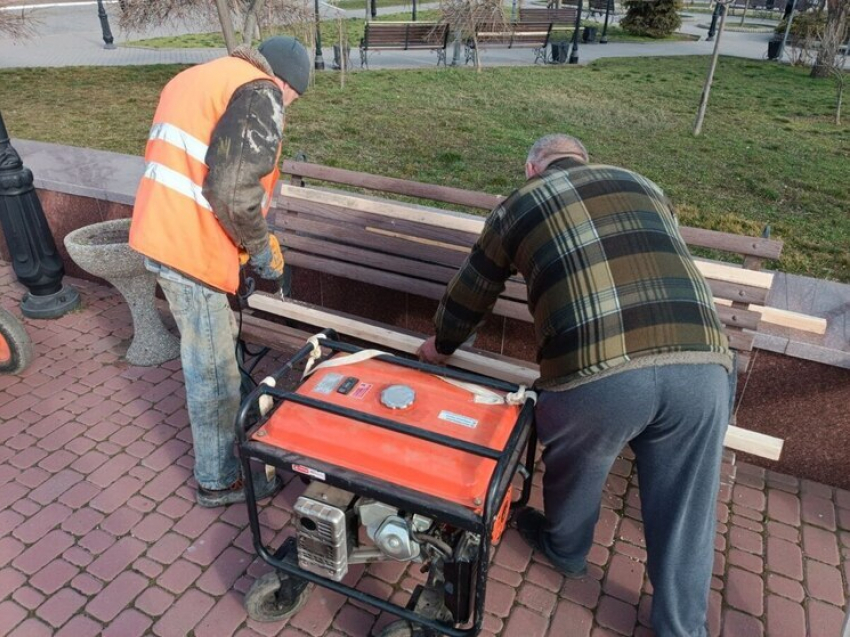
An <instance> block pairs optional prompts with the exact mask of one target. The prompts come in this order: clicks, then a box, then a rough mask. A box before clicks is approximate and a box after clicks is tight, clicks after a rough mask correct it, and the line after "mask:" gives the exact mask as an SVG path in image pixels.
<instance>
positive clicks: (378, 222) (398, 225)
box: [272, 197, 478, 250]
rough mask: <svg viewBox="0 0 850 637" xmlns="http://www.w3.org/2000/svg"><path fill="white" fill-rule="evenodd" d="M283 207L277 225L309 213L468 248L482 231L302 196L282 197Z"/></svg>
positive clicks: (316, 217) (278, 215) (281, 206)
mask: <svg viewBox="0 0 850 637" xmlns="http://www.w3.org/2000/svg"><path fill="white" fill-rule="evenodd" d="M278 203H279V207H278V208H273V209H272V210H273V211H274V212H275V219H276V220H277V221H276V222H275V223H276V225H278V226H280V225H281V224H283V223H287V219H286V217H287V216H288V215H291V216H296V217H303V216H309V217H310V218H312V219H315V220H317V221H329V222H333V223H338V224H340V225H341V226H343V227H347V226H349V225H352V224H353V225H357V226H360V227H362V228H365V227H367V226H371V227H376V228H382V229H384V230H388V231H391V232H399V233H403V234H409V235H413V236H417V237H422V238H425V239H431V240H434V241H440V242H442V243H453V244H457V245H459V246H465V247H466V249H467V250H468V249H469V248H471V247H472V245H473V244H474V243H475V240H476V239H477V238H478V234H477V233H475V234H473V233H469V232H462V231H460V230H452V229H450V228H440V227H439V226H437V225H432V224H421V223H416V222H413V221H406V220H404V219H394V218H392V217H387V216H384V215H376V214H372V213H369V212H363V211H361V210H351V209H348V208H345V207H343V206H335V205H331V204H326V203H318V202H315V201H307V200H302V199H291V198H289V197H280V198H279V201H278Z"/></svg>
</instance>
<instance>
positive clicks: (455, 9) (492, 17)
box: [439, 0, 507, 71]
mask: <svg viewBox="0 0 850 637" xmlns="http://www.w3.org/2000/svg"><path fill="white" fill-rule="evenodd" d="M439 10H440V20H441V21H442V22H447V23H448V24H449V26H450V28H451V30H452V32H453V33H454V34H455V38H456V39H457V40H458V41H459V42H467V46H470V48H472V49H473V50H474V51H475V68H476V69H478V70H479V71H480V70H481V56H480V55H478V38H477V37H476V28H475V27H476V25H478V24H482V23H487V24H492V25H499V26H500V28H499V29H498V30H504V28H506V25H507V19H506V18H505V12H504V9H503V8H502V1H501V0H440V7H439Z"/></svg>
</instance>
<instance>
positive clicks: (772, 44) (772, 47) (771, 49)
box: [767, 38, 782, 60]
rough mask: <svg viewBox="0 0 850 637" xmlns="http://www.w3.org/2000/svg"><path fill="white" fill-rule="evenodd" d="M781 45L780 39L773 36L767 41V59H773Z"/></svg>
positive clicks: (777, 54) (775, 57)
mask: <svg viewBox="0 0 850 637" xmlns="http://www.w3.org/2000/svg"><path fill="white" fill-rule="evenodd" d="M781 46H782V40H781V39H777V38H774V39H772V40H770V41H769V42H768V43H767V59H768V60H775V59H777V58H778V57H779V48H780V47H781Z"/></svg>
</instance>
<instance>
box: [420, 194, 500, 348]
mask: <svg viewBox="0 0 850 637" xmlns="http://www.w3.org/2000/svg"><path fill="white" fill-rule="evenodd" d="M503 215H504V209H503V208H502V207H501V206H500V207H497V208H496V209H495V210H494V211H493V212H492V213H490V216H489V217H488V218H487V221H486V222H485V224H484V228H483V230H482V231H481V235H480V236H479V237H478V240H477V241H476V242H475V245H474V246H473V247H472V250H471V252H470V253H469V255H468V256H467V257H466V260H465V261H464V262H463V265H461V267H460V269H459V270H458V271H457V273H456V274H455V275H454V277H453V278H452V280H451V281H450V282H449V284H448V286H447V287H446V292H445V294H444V295H443V299H442V301H441V302H440V306H439V308H438V309H437V313H436V315H435V316H434V326H435V328H436V337H437V338H436V347H437V351H438V352H440V353H441V354H451V353H453V352H454V351H455V350H456V349H457V348H458V347H459V346H460V345H461V343H463V342H464V341H465V340H466V339H467V338H469V336H470V335H471V334H472V333H473V332H474V331H475V330H476V328H477V327H478V326H479V325H481V323H482V322H483V321H484V318H485V317H486V315H487V314H488V313H489V311H490V310H491V309H492V308H493V306H494V305H495V304H496V301H497V299H498V298H499V295H500V294H501V293H502V291H503V290H504V289H505V281H506V280H507V278H508V277H509V276H510V275H511V260H510V258H509V257H508V255H507V254H506V252H505V249H504V246H503V242H502V234H501V232H500V225H501V224H500V221H501V219H502V218H503Z"/></svg>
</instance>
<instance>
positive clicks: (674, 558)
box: [536, 365, 735, 637]
mask: <svg viewBox="0 0 850 637" xmlns="http://www.w3.org/2000/svg"><path fill="white" fill-rule="evenodd" d="M734 383H735V373H734V372H732V373H731V374H728V373H727V372H726V370H725V368H723V367H722V366H720V365H665V366H657V367H647V368H643V369H635V370H631V371H625V372H621V373H619V374H614V375H612V376H609V377H607V378H603V379H600V380H596V381H592V382H589V383H587V384H585V385H581V386H579V387H577V388H575V389H572V390H568V391H564V392H545V391H544V392H541V394H540V398H539V401H538V404H537V411H536V415H537V431H538V435H539V437H540V442H541V443H542V444H543V445H544V447H545V448H544V451H543V462H544V463H545V465H546V472H545V474H544V476H543V498H544V506H545V509H546V511H545V513H546V518H547V520H548V525H549V526H548V528H547V531H548V534H547V538H546V539H547V541H548V544H549V546H550V548H551V549H552V550H553V551H554V552H555V553H556V554H557V555H558V556H559V557H561V558H562V559H563V560H564V564H566V565H568V566H569V567H570V569H571V570H576V571H578V570H580V569H581V568H582V567H583V566H584V565H585V564H586V561H585V560H586V557H587V553H588V551H589V550H590V547H591V544H592V542H593V532H594V528H595V526H596V522H597V520H598V518H599V508H600V503H601V497H602V490H603V488H604V487H605V480H606V478H607V476H608V473H609V471H610V470H611V466H612V465H613V463H614V460H615V459H616V458H617V455H618V454H619V453H620V452H621V451H622V449H623V447H624V446H625V445H626V444H629V445H631V448H632V450H633V451H634V453H635V457H636V461H637V471H638V477H639V479H640V495H641V510H642V517H643V523H644V530H645V535H646V548H647V570H648V572H649V577H650V580H651V581H652V585H653V589H654V593H653V603H652V624H653V628H654V630H655V633H656V634H657V635H658V637H705V636H706V635H708V629H707V624H706V613H707V609H708V593H709V587H710V584H711V571H712V566H713V563H714V534H715V527H716V500H717V493H718V490H719V486H720V462H721V455H722V451H723V439H724V436H725V434H726V428H727V425H728V423H729V416H730V407H731V403H732V398H733V396H734Z"/></svg>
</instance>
